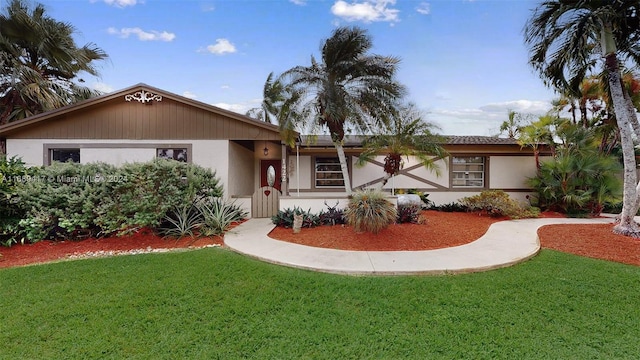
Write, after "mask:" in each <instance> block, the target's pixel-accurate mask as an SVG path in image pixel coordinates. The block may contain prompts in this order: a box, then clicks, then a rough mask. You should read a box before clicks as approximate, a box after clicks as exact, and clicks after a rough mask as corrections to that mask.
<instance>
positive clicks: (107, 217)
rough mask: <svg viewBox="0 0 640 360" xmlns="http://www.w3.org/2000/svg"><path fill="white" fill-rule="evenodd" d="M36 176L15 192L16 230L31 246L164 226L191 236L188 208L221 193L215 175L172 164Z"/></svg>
mask: <svg viewBox="0 0 640 360" xmlns="http://www.w3.org/2000/svg"><path fill="white" fill-rule="evenodd" d="M33 171H34V173H33V176H32V177H31V178H30V180H29V181H26V182H24V184H22V185H21V186H20V187H18V190H17V191H16V196H17V201H18V203H19V204H20V209H21V211H23V213H24V215H23V216H22V219H21V220H20V222H19V223H18V230H19V232H20V233H21V234H22V235H21V236H23V237H24V238H25V239H26V240H28V241H30V242H36V241H39V240H43V239H59V238H64V239H73V238H80V237H86V236H88V235H94V236H99V235H106V234H111V233H114V232H118V234H124V233H127V232H129V231H135V230H136V229H138V228H143V227H152V228H156V227H158V225H160V223H161V222H163V221H165V222H169V223H171V222H172V221H173V222H178V223H180V222H181V223H180V224H178V223H176V224H174V225H175V226H176V227H178V228H182V231H186V232H188V231H189V230H188V229H189V227H190V226H189V224H190V223H192V222H193V221H186V220H187V219H188V218H189V216H190V215H191V210H189V208H188V205H190V204H193V202H194V201H195V199H196V198H199V197H204V196H219V195H221V194H222V188H221V187H220V186H219V185H218V180H217V179H216V177H215V173H214V172H212V171H210V170H208V169H204V168H202V167H200V166H197V165H193V164H187V163H181V162H177V161H173V160H162V159H158V160H154V161H150V162H148V163H136V164H126V165H124V166H123V167H122V168H116V167H114V166H112V165H108V164H104V163H92V164H74V163H54V164H53V165H51V166H47V167H44V168H36V169H34V170H33ZM185 204H186V205H185ZM167 214H169V218H165V216H167ZM185 217H187V219H185ZM185 221H186V222H185Z"/></svg>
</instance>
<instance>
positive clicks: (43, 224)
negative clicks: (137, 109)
mask: <svg viewBox="0 0 640 360" xmlns="http://www.w3.org/2000/svg"><path fill="white" fill-rule="evenodd" d="M33 171H34V173H33V177H31V178H30V179H29V180H28V181H25V182H24V184H23V186H21V187H20V189H19V191H18V192H17V195H18V198H19V200H20V206H21V207H22V209H23V211H24V217H23V219H22V220H20V223H19V226H20V229H21V231H22V232H23V233H24V236H25V238H26V239H27V240H28V241H30V242H36V241H39V240H43V239H60V238H69V239H74V238H78V237H85V236H87V235H88V234H89V235H90V234H92V233H96V232H97V231H98V229H97V227H96V225H95V219H96V216H97V213H96V209H97V208H98V204H99V203H100V202H101V201H103V199H105V198H108V197H109V194H108V186H107V182H106V178H105V177H107V176H109V174H113V173H114V172H115V168H114V167H113V166H111V165H107V164H104V163H95V164H87V165H81V164H74V163H58V162H56V163H54V164H52V165H51V166H47V167H43V168H34V169H33ZM103 180H105V181H103Z"/></svg>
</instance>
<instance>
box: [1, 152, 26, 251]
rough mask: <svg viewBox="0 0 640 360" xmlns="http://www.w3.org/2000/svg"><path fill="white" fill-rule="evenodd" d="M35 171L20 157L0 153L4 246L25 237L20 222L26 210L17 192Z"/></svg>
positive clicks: (2, 241)
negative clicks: (21, 204) (8, 156)
mask: <svg viewBox="0 0 640 360" xmlns="http://www.w3.org/2000/svg"><path fill="white" fill-rule="evenodd" d="M33 173H34V170H33V169H30V168H27V167H26V166H25V164H24V162H22V160H20V159H19V158H17V157H15V156H14V157H12V158H10V159H7V157H6V156H5V155H0V214H1V215H0V243H1V244H2V245H4V246H11V245H12V244H15V243H17V242H21V241H23V239H24V237H23V234H21V232H20V227H19V223H20V219H22V218H23V217H24V213H25V212H24V209H23V208H22V207H21V206H20V204H19V202H20V201H19V198H18V195H17V192H18V189H19V188H20V187H21V186H22V184H23V183H24V182H26V181H27V180H28V179H30V178H31V176H32V175H33Z"/></svg>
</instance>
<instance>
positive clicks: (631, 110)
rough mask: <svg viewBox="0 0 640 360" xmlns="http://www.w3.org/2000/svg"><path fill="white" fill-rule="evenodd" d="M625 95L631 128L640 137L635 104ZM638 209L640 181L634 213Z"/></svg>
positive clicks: (639, 203) (637, 186) (639, 204)
mask: <svg viewBox="0 0 640 360" xmlns="http://www.w3.org/2000/svg"><path fill="white" fill-rule="evenodd" d="M623 89H624V87H623ZM623 95H624V101H625V104H626V106H627V112H628V113H629V122H630V123H631V128H632V129H633V133H634V134H635V136H636V138H637V139H640V122H638V115H637V113H636V108H635V106H633V102H632V101H631V96H629V93H627V92H626V91H625V92H624V93H623ZM634 154H635V152H634ZM636 174H637V172H636ZM638 209H640V182H639V183H638V184H637V185H636V201H635V203H634V209H633V214H634V215H635V214H637V213H638Z"/></svg>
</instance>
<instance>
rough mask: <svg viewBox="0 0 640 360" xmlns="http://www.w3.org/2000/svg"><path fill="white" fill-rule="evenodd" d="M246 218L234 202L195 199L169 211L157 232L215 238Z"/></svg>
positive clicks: (244, 213) (168, 234) (220, 199)
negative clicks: (234, 223)
mask: <svg viewBox="0 0 640 360" xmlns="http://www.w3.org/2000/svg"><path fill="white" fill-rule="evenodd" d="M246 217H247V212H246V211H244V210H243V209H242V208H240V207H239V206H238V205H236V204H235V202H227V201H225V200H223V199H222V198H217V197H208V198H199V199H195V200H194V201H193V202H192V203H183V204H181V205H179V206H176V207H175V208H173V209H171V210H170V211H169V212H168V213H167V214H166V215H165V217H164V219H163V220H162V222H161V223H160V226H159V228H158V232H159V233H160V234H162V235H164V236H171V237H183V236H191V237H193V236H216V235H220V234H222V233H224V231H225V230H226V229H227V228H229V225H231V224H232V223H233V222H235V221H240V220H242V219H244V218H246Z"/></svg>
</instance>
